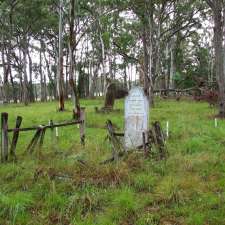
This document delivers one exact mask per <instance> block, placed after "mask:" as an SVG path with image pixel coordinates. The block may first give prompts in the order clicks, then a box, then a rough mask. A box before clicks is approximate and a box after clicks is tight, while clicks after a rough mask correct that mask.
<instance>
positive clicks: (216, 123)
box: [215, 118, 218, 128]
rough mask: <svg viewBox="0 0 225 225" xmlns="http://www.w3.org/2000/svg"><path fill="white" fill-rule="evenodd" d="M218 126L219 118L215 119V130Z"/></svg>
mask: <svg viewBox="0 0 225 225" xmlns="http://www.w3.org/2000/svg"><path fill="white" fill-rule="evenodd" d="M217 126H218V120H217V118H215V128H217Z"/></svg>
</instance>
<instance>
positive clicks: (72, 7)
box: [69, 0, 80, 116]
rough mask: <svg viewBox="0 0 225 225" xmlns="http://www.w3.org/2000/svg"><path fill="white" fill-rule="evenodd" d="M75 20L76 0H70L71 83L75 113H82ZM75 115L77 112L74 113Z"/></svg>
mask: <svg viewBox="0 0 225 225" xmlns="http://www.w3.org/2000/svg"><path fill="white" fill-rule="evenodd" d="M74 20H75V0H71V1H70V37H69V83H70V87H71V92H72V100H73V106H74V113H75V112H76V113H77V114H78V115H79V114H80V102H79V97H78V93H77V88H76V83H75V82H74V78H73V77H74V46H75V42H76V36H75V34H74ZM74 116H75V114H74Z"/></svg>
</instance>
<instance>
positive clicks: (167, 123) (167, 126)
mask: <svg viewBox="0 0 225 225" xmlns="http://www.w3.org/2000/svg"><path fill="white" fill-rule="evenodd" d="M166 137H167V138H169V121H167V122H166Z"/></svg>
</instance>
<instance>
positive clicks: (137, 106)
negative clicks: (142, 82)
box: [125, 87, 149, 149]
mask: <svg viewBox="0 0 225 225" xmlns="http://www.w3.org/2000/svg"><path fill="white" fill-rule="evenodd" d="M148 123H149V101H148V99H147V97H146V95H145V93H144V90H143V88H141V87H134V88H132V89H131V90H130V91H129V95H128V96H127V97H126V99H125V148H126V149H132V148H136V147H138V146H141V145H142V144H143V137H142V134H143V132H145V133H146V132H147V131H148Z"/></svg>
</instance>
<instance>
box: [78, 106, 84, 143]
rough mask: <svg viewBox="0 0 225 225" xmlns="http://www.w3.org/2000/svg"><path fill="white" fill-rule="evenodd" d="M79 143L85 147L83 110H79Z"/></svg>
mask: <svg viewBox="0 0 225 225" xmlns="http://www.w3.org/2000/svg"><path fill="white" fill-rule="evenodd" d="M79 120H80V121H81V123H80V141H81V144H82V145H85V108H84V107H82V108H81V109H80V118H79Z"/></svg>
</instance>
